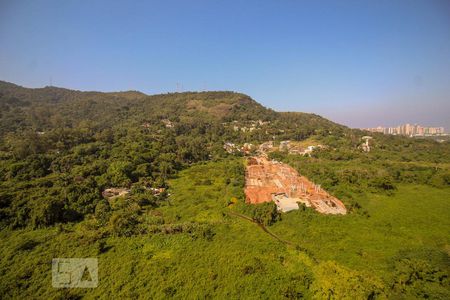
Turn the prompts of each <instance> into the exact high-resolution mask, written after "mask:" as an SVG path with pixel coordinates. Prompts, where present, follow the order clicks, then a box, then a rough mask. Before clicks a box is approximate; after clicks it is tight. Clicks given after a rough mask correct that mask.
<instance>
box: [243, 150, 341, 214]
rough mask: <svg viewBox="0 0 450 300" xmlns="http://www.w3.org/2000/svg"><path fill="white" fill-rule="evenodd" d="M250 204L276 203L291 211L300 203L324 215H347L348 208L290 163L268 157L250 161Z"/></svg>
mask: <svg viewBox="0 0 450 300" xmlns="http://www.w3.org/2000/svg"><path fill="white" fill-rule="evenodd" d="M245 197H246V202H247V203H253V204H256V203H263V202H270V201H273V202H275V204H276V205H277V207H278V209H279V210H280V211H283V212H288V211H291V210H294V209H298V208H299V203H301V204H304V205H305V206H307V207H311V208H313V209H315V210H316V211H318V212H319V213H323V214H346V213H347V209H346V208H345V206H344V204H343V203H342V202H341V201H340V200H339V199H337V198H335V197H333V196H331V195H330V194H329V193H328V192H326V191H325V190H323V189H322V188H321V187H320V185H317V184H314V183H313V182H311V181H310V180H308V178H306V177H304V176H300V175H299V174H298V172H297V171H296V170H295V169H294V168H292V167H290V166H288V165H287V164H284V163H281V162H277V161H273V160H272V161H271V160H269V159H268V158H267V157H266V156H264V155H261V156H253V157H250V158H248V162H247V168H246V173H245Z"/></svg>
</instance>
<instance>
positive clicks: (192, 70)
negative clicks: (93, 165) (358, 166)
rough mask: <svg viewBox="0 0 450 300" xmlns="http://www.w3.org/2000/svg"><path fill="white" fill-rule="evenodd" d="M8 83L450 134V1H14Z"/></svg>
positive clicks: (3, 43) (7, 44)
mask: <svg viewBox="0 0 450 300" xmlns="http://www.w3.org/2000/svg"><path fill="white" fill-rule="evenodd" d="M0 80H6V81H10V82H13V83H16V84H19V85H23V86H27V87H42V86H45V85H49V84H50V81H52V83H53V85H55V86H61V87H66V88H72V89H79V90H100V91H118V90H130V89H132V90H140V91H143V92H145V93H148V94H155V93H165V92H170V91H176V89H177V83H178V85H179V87H180V88H181V87H182V89H183V90H233V91H238V92H243V93H246V94H248V95H250V96H251V97H253V98H254V99H255V100H257V101H258V102H260V103H262V104H263V105H265V106H268V107H271V108H273V109H275V110H281V111H286V110H291V111H305V112H314V113H317V114H320V115H323V116H325V117H328V118H330V119H331V120H333V121H336V122H339V123H342V124H345V125H348V126H351V127H365V126H377V125H397V124H399V123H403V122H412V123H416V122H417V123H421V124H423V125H443V126H445V127H446V129H447V131H448V129H450V1H448V0H442V1H438V0H420V1H419V0H417V1H416V0H389V1H384V0H373V1H368V0H367V1H365V0H358V1H345V0H336V1H324V0H321V1H313V0H311V1H306V0H297V1H294V0H273V1H268V0H267V1H265V0H246V1H233V0H228V1H219V0H209V1H197V0H190V1H181V0H180V1H174V0H164V1H145V2H144V1H95V0H92V1H40V0H35V1H21V0H18V1H12V0H11V1H5V0H0Z"/></svg>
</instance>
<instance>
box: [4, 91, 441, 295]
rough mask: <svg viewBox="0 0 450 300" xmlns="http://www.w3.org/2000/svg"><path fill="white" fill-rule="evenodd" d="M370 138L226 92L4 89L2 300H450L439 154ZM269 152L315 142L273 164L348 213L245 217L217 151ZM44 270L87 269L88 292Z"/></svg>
mask: <svg viewBox="0 0 450 300" xmlns="http://www.w3.org/2000/svg"><path fill="white" fill-rule="evenodd" d="M367 134H368V133H367V132H363V131H360V130H354V129H349V128H347V127H345V126H341V125H339V124H336V123H333V122H331V121H329V120H326V119H324V118H322V117H320V116H318V115H314V114H306V113H296V112H283V113H281V112H275V111H273V110H271V109H267V108H265V107H263V106H262V105H260V104H259V103H257V102H256V101H255V100H253V99H251V98H250V97H249V96H246V95H243V94H240V93H234V92H186V93H172V94H163V95H145V94H142V93H140V92H136V91H128V92H113V93H100V92H81V91H72V90H67V89H61V88H55V87H46V88H40V89H28V88H23V87H19V86H16V85H13V84H10V83H6V82H0V162H1V163H0V178H1V181H0V246H1V247H0V249H1V250H0V254H1V255H0V293H1V295H2V298H7V299H8V298H21V299H23V298H35V297H39V298H49V299H58V298H61V299H66V298H69V299H78V298H80V297H83V296H84V297H86V298H88V299H90V298H102V299H103V298H108V299H109V298H131V299H137V298H142V299H148V298H156V299H163V298H170V297H174V298H219V299H224V298H229V299H236V298H245V299H247V298H251V299H253V298H254V299H260V298H267V299H286V298H287V299H301V298H307V299H310V298H315V299H421V298H429V299H448V298H450V289H449V286H450V285H449V283H450V282H449V275H450V267H449V266H450V230H449V229H450V223H449V216H450V202H449V199H450V142H448V141H447V142H443V143H438V142H435V141H433V140H425V139H423V140H421V139H411V138H406V137H398V136H386V135H382V134H371V136H372V137H373V141H372V149H371V151H370V152H362V151H361V149H360V148H359V146H360V145H361V143H362V140H361V137H362V136H364V135H367ZM269 140H273V142H274V143H275V144H276V145H278V144H279V142H280V141H283V140H291V141H293V142H298V143H303V144H305V145H308V144H309V143H314V144H321V145H323V146H324V147H322V148H321V149H316V150H315V151H313V152H312V153H311V155H310V156H300V155H293V154H288V153H286V152H279V151H274V152H272V153H271V154H270V156H271V157H272V158H274V159H277V160H280V161H284V162H286V163H288V164H290V165H291V166H292V167H294V168H296V169H298V170H299V172H300V173H301V174H302V175H305V176H308V178H310V179H311V180H313V181H314V182H316V183H319V184H321V185H322V187H324V188H325V189H327V190H328V191H329V192H330V193H331V194H333V195H335V196H336V197H338V198H339V199H341V200H342V201H343V202H344V204H345V205H346V207H347V208H348V210H349V214H347V215H345V216H329V215H320V214H318V213H316V212H315V211H313V210H310V209H306V208H304V209H300V210H298V211H293V212H289V213H287V214H280V213H278V212H277V211H276V207H275V206H274V205H273V204H272V203H266V204H262V205H249V204H245V203H244V194H243V186H244V164H245V159H244V158H243V157H242V153H234V154H230V153H227V152H226V151H225V150H224V148H223V145H224V143H225V142H231V143H235V144H237V145H243V144H244V143H252V144H254V145H259V144H260V143H263V142H266V141H269ZM109 188H121V189H124V190H125V189H126V190H127V191H128V194H126V195H124V196H119V197H116V198H113V199H109V200H108V199H106V198H105V197H104V196H103V195H102V192H104V191H105V189H109ZM156 189H161V190H158V192H155V191H156ZM55 257H96V258H98V259H99V278H100V279H99V280H100V281H99V287H98V288H95V289H55V288H52V286H51V260H52V258H55Z"/></svg>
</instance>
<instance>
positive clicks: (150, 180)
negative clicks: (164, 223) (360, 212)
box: [0, 82, 449, 228]
mask: <svg viewBox="0 0 450 300" xmlns="http://www.w3.org/2000/svg"><path fill="white" fill-rule="evenodd" d="M365 134H367V133H364V132H362V131H359V130H351V129H349V128H347V127H345V126H341V125H338V124H335V123H333V122H331V121H329V120H326V119H324V118H322V117H320V116H317V115H314V114H306V113H280V112H275V111H273V110H271V109H267V108H265V107H263V106H262V105H260V104H259V103H257V102H256V101H254V100H253V99H251V98H250V97H249V96H246V95H243V94H240V93H234V92H186V93H172V94H161V95H152V96H149V95H145V94H143V93H140V92H136V91H128V92H114V93H101V92H81V91H73V90H68V89H62V88H55V87H45V88H38V89H28V88H23V87H19V86H17V85H14V84H10V83H6V82H0V162H1V164H0V178H1V183H0V220H1V221H0V226H10V227H13V228H16V227H23V226H27V225H30V226H32V227H39V226H47V225H52V224H55V223H58V222H67V221H76V220H81V219H83V218H84V216H86V215H87V214H92V213H93V212H94V211H95V208H96V207H97V205H99V203H101V201H102V199H103V197H102V195H101V193H102V191H103V190H104V189H105V188H109V187H126V188H135V189H137V190H139V188H141V190H142V188H143V189H144V190H145V188H148V187H154V188H160V187H167V180H168V179H169V178H171V177H173V176H174V175H175V174H177V172H178V171H180V170H182V169H184V168H186V167H188V166H190V165H192V164H193V163H196V162H203V161H210V160H220V159H223V158H227V157H229V156H230V154H228V153H226V152H225V151H224V148H223V146H224V143H225V142H232V143H235V144H237V145H243V144H244V143H252V144H254V145H258V144H260V143H262V142H265V141H269V140H273V141H274V142H275V143H278V142H280V141H283V140H292V141H299V142H302V141H311V140H313V141H314V142H315V143H320V144H323V145H325V146H327V149H329V150H327V151H325V152H323V153H317V154H315V155H320V156H324V157H327V158H331V159H333V160H343V159H344V160H349V159H365V160H374V159H380V158H381V157H386V158H388V157H389V159H393V158H398V159H401V160H405V161H407V160H409V161H411V160H416V161H426V162H429V161H432V162H434V163H439V162H447V160H446V157H449V156H447V155H445V154H446V153H449V147H448V144H445V145H444V144H443V145H440V144H438V143H436V142H433V141H414V140H411V139H408V138H401V137H388V136H382V135H376V138H375V139H374V142H373V154H372V152H371V154H370V155H365V154H364V155H363V154H362V153H361V150H360V149H359V148H358V146H359V145H360V144H361V142H362V141H361V137H362V136H363V135H365ZM360 163H361V162H360ZM430 168H431V171H430V172H434V173H436V172H437V171H436V170H439V168H436V167H435V166H433V167H431V166H430ZM433 168H434V169H433ZM433 170H435V171H433ZM434 173H433V174H434ZM380 174H381V173H380ZM383 176H384V175H383ZM439 176H441V175H439ZM430 178H431V177H430ZM144 194H145V193H144ZM136 195H140V194H139V193H136ZM141 196H142V195H141ZM141 196H136V197H141ZM142 197H144V196H142ZM145 197H146V198H145V199H146V201H150V202H151V203H152V205H158V204H157V201H162V199H163V197H159V198H158V199H156V198H154V197H152V196H151V195H150V196H148V195H147V196H145ZM149 199H153V200H149Z"/></svg>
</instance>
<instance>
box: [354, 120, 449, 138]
mask: <svg viewBox="0 0 450 300" xmlns="http://www.w3.org/2000/svg"><path fill="white" fill-rule="evenodd" d="M362 129H363V130H367V131H370V132H379V133H384V134H392V135H406V136H439V135H447V133H446V132H445V128H444V127H443V126H439V127H431V126H423V125H420V124H409V123H406V124H401V125H397V126H393V127H384V126H377V127H372V128H362Z"/></svg>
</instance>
